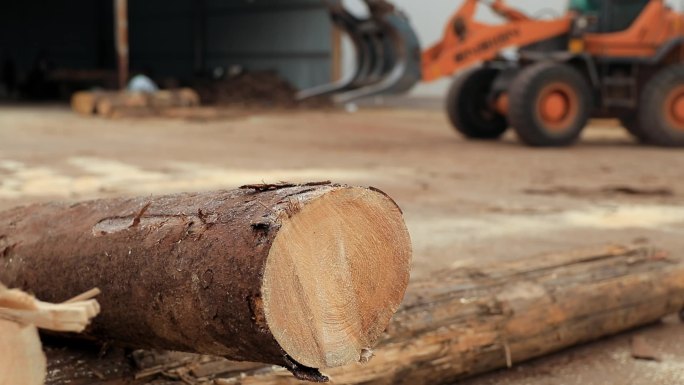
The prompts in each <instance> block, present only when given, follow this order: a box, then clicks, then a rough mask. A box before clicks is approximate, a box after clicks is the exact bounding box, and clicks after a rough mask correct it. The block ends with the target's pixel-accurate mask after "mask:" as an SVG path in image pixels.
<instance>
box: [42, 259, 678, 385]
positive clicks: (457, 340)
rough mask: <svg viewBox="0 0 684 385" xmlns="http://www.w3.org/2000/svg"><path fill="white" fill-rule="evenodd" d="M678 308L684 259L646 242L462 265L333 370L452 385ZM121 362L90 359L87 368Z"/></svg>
mask: <svg viewBox="0 0 684 385" xmlns="http://www.w3.org/2000/svg"><path fill="white" fill-rule="evenodd" d="M682 308H684V261H683V260H682V259H677V258H673V257H670V256H668V255H667V254H665V253H663V252H658V251H655V250H653V249H652V248H649V247H608V248H598V249H594V250H585V251H577V252H571V253H562V254H553V255H547V256H543V257H534V258H528V259H523V260H518V261H510V262H504V263H499V264H496V265H486V266H479V267H469V268H459V269H456V270H451V271H445V272H441V273H437V274H434V275H433V276H432V277H431V278H430V279H428V280H424V281H420V282H415V283H413V284H412V285H411V286H410V287H409V294H408V296H407V299H406V301H405V302H404V305H403V306H402V308H401V309H400V310H399V312H397V314H396V315H395V317H394V319H393V320H392V322H391V324H390V326H389V328H388V329H387V332H386V334H385V335H384V337H383V338H382V340H381V343H380V344H379V346H378V347H377V348H376V349H375V357H373V358H372V359H371V360H370V361H369V362H368V363H366V364H358V363H357V364H353V365H350V366H347V367H344V368H338V369H332V370H330V371H328V372H327V374H329V375H330V377H331V380H332V383H334V384H347V385H349V384H359V385H361V384H363V385H369V384H379V385H385V384H386V385H390V384H407V385H408V384H416V385H432V384H450V383H453V382H454V381H457V380H459V379H463V378H465V377H469V376H472V375H474V374H478V373H483V372H487V371H491V370H494V369H499V368H505V367H507V366H512V365H515V364H517V363H519V362H522V361H525V360H529V359H531V358H535V357H539V356H543V355H546V354H549V353H552V352H556V351H558V350H561V349H563V348H567V347H570V346H573V345H576V344H580V343H586V342H589V341H593V340H596V339H599V338H602V337H605V336H609V335H613V334H616V333H620V332H623V331H626V330H629V329H632V328H635V327H638V326H642V325H647V324H650V323H653V322H655V321H658V320H659V319H661V318H662V317H664V316H667V315H669V314H675V313H676V312H677V311H679V310H681V309H682ZM134 357H135V358H136V361H137V362H138V368H137V369H134V368H130V370H131V371H133V372H137V373H138V375H137V377H138V380H136V381H131V383H135V384H146V383H148V382H149V381H151V380H153V379H154V378H155V377H154V375H155V374H160V373H164V374H165V378H179V379H182V380H183V381H185V382H186V383H198V384H203V383H212V382H206V381H211V380H216V381H215V382H214V383H215V384H219V385H221V384H240V385H281V384H287V385H289V384H299V382H298V381H297V380H295V379H294V378H292V377H290V376H287V375H286V373H284V372H283V371H282V370H280V369H277V368H273V367H264V366H263V365H252V366H247V367H246V366H245V364H235V363H231V362H228V361H225V360H221V359H216V358H210V357H202V356H192V355H178V354H176V353H155V352H137V353H136V354H134ZM52 358H53V359H52V360H51V362H55V361H59V359H58V358H55V356H53V357H52ZM121 360H122V358H113V359H112V360H110V361H108V360H103V361H98V360H97V359H94V361H95V362H89V363H88V365H89V366H91V367H94V368H96V367H98V366H97V365H102V366H106V365H112V362H120V361H121ZM48 383H50V381H48ZM52 383H55V382H52ZM74 383H75V384H76V385H79V382H78V381H76V382H74ZM178 383H179V384H180V383H182V382H180V381H179V382H178Z"/></svg>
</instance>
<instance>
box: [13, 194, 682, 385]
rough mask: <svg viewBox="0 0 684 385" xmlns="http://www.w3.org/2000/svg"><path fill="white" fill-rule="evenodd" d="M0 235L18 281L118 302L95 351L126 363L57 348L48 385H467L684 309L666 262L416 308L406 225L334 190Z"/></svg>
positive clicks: (216, 201)
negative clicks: (461, 383) (310, 384)
mask: <svg viewBox="0 0 684 385" xmlns="http://www.w3.org/2000/svg"><path fill="white" fill-rule="evenodd" d="M0 229H1V230H0V281H3V282H5V283H6V284H8V285H10V286H11V287H18V288H21V289H25V290H29V291H31V292H34V293H36V294H37V295H38V296H39V298H44V299H46V300H50V301H53V302H59V301H62V300H64V299H66V298H69V297H70V296H72V295H74V293H79V292H82V291H84V290H86V289H88V288H90V287H99V288H101V289H102V294H101V295H100V296H99V297H98V300H99V302H100V303H101V305H102V314H101V315H100V316H99V317H97V318H96V319H95V320H94V322H93V324H92V326H91V327H89V328H88V329H87V330H86V331H85V335H86V336H87V337H88V338H90V339H91V340H93V341H102V342H106V343H107V346H114V347H112V348H108V349H101V348H100V347H99V346H98V345H97V344H95V345H90V343H82V342H73V341H70V340H62V339H57V340H54V341H51V342H50V346H49V347H48V350H47V355H48V361H49V365H50V374H49V375H48V379H47V383H48V384H61V383H66V382H68V383H70V384H75V385H85V384H92V383H94V382H93V381H101V382H102V383H117V384H118V383H121V384H131V385H134V384H135V385H137V384H140V385H142V384H154V383H164V384H202V385H209V384H216V385H225V384H244V385H247V384H255V385H280V384H283V385H289V384H299V383H300V382H301V381H319V382H320V381H331V382H332V383H335V384H358V385H361V384H364V385H370V384H378V385H389V384H412V385H413V384H416V385H428V384H449V383H453V382H454V381H456V380H459V379H462V378H465V377H468V376H472V375H474V374H477V373H482V372H485V371H490V370H493V369H497V368H505V367H511V366H513V365H515V364H517V363H520V362H522V361H525V360H529V359H531V358H535V357H539V356H542V355H545V354H549V353H551V352H555V351H558V350H561V349H564V348H567V347H570V346H573V345H576V344H580V343H585V342H589V341H593V340H596V339H599V338H602V337H605V336H608V335H613V334H616V333H620V332H623V331H626V330H629V329H632V328H635V327H638V326H642V325H647V324H650V323H653V322H656V321H658V320H659V319H661V318H663V317H664V316H667V315H670V314H674V313H677V312H678V311H680V310H681V309H684V259H681V258H679V257H677V256H671V255H669V254H668V253H665V252H663V251H660V250H657V249H654V248H652V247H648V246H609V247H599V248H594V249H588V250H579V251H573V252H567V253H557V254H550V255H545V256H541V257H539V256H536V257H533V258H528V259H522V260H515V261H507V262H501V263H498V264H492V265H481V266H470V267H462V268H458V269H454V270H448V271H441V272H438V273H435V274H433V275H432V276H431V277H430V278H429V279H426V280H419V281H415V282H413V283H412V284H411V285H410V286H409V287H408V292H407V295H406V298H404V291H405V289H406V287H407V285H408V279H409V274H408V272H409V265H410V259H411V258H410V257H411V255H410V254H411V252H410V250H411V245H410V239H409V235H408V233H407V230H406V227H405V225H404V222H403V219H402V214H401V211H400V210H399V208H398V207H397V206H396V204H395V203H394V202H393V201H392V200H391V199H390V198H389V197H387V196H386V195H385V194H384V193H381V192H380V191H378V190H375V189H363V188H350V187H345V186H339V185H332V184H329V183H312V184H308V185H291V184H281V185H254V186H245V187H244V188H242V189H240V190H237V191H229V192H219V193H203V194H184V195H173V196H166V197H159V198H137V199H117V200H106V201H93V202H86V203H79V204H72V205H62V204H43V205H34V206H26V207H22V208H17V209H14V210H10V211H8V212H5V213H0ZM402 299H403V303H402V305H401V306H399V304H400V302H401V301H402ZM395 312H396V314H395ZM393 315H394V316H393ZM92 346H95V348H93V347H92ZM136 349H137V350H136ZM139 349H143V350H139ZM160 349H165V350H174V351H182V352H186V353H178V352H173V353H172V352H168V351H162V350H160ZM229 360H235V361H242V362H234V361H229ZM0 361H1V358H0ZM245 361H248V362H258V363H245ZM319 370H320V371H319ZM1 377H2V374H1V373H0V383H2V378H1Z"/></svg>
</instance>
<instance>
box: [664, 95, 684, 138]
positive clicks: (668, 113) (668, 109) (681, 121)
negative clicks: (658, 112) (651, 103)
mask: <svg viewBox="0 0 684 385" xmlns="http://www.w3.org/2000/svg"><path fill="white" fill-rule="evenodd" d="M664 108H665V111H664V114H663V115H664V116H665V120H667V123H668V124H669V125H670V126H672V127H674V128H675V129H677V130H681V131H684V85H681V86H678V87H675V89H673V90H672V91H670V92H669V93H668V94H667V98H666V99H665V106H664Z"/></svg>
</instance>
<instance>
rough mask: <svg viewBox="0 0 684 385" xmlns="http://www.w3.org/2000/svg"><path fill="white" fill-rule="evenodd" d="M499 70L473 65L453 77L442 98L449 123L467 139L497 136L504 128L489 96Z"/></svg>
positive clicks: (505, 128)
mask: <svg viewBox="0 0 684 385" xmlns="http://www.w3.org/2000/svg"><path fill="white" fill-rule="evenodd" d="M499 73H500V71H499V70H497V69H494V68H475V69H472V70H469V71H466V72H464V73H462V74H460V75H458V76H457V77H456V79H455V80H454V82H453V84H452V85H451V88H450V89H449V94H448V95H447V99H446V109H447V113H448V115H449V120H450V122H451V125H452V126H453V127H454V128H455V129H456V130H457V131H458V132H460V133H461V134H463V136H465V137H466V138H469V139H477V140H494V139H498V138H499V137H501V135H503V134H504V133H505V132H506V130H507V129H508V121H507V120H506V117H505V116H503V115H501V114H500V113H498V112H496V111H494V109H493V108H492V106H491V104H490V100H489V96H490V92H491V89H492V85H493V84H494V81H495V80H496V77H497V76H498V75H499Z"/></svg>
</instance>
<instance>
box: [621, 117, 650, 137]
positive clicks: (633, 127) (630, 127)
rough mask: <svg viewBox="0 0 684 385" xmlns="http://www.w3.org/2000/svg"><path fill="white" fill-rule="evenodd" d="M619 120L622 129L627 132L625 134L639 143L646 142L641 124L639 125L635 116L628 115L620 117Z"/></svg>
mask: <svg viewBox="0 0 684 385" xmlns="http://www.w3.org/2000/svg"><path fill="white" fill-rule="evenodd" d="M619 119H620V123H621V124H622V127H624V128H625V130H627V132H628V133H629V134H630V135H632V136H633V137H634V139H636V140H638V141H639V142H641V143H647V142H648V139H647V137H646V133H645V132H644V130H643V129H642V128H641V124H640V123H639V118H638V117H637V116H635V115H633V114H630V115H625V116H621V117H620V118H619Z"/></svg>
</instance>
